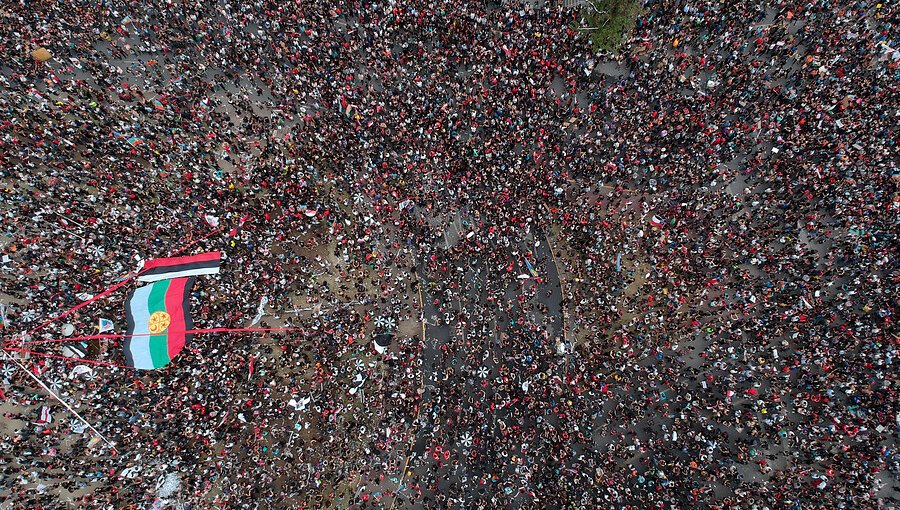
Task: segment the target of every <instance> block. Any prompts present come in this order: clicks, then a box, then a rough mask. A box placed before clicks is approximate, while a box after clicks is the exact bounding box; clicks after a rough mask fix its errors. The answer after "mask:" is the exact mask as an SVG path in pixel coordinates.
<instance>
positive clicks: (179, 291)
mask: <svg viewBox="0 0 900 510" xmlns="http://www.w3.org/2000/svg"><path fill="white" fill-rule="evenodd" d="M193 286H194V278H193V277H191V278H174V279H171V280H159V281H156V282H153V283H151V284H150V285H144V286H143V287H139V288H137V289H135V290H134V291H133V292H132V293H131V294H130V295H129V296H128V306H127V308H126V311H125V315H126V317H125V318H126V320H127V323H128V328H127V329H128V330H127V331H126V337H125V338H126V340H125V358H126V360H127V362H128V366H130V367H134V368H139V369H143V370H153V369H156V368H161V367H164V366H166V365H167V364H168V363H169V362H170V361H172V358H174V357H175V356H177V355H178V353H179V352H181V349H182V348H184V344H185V343H186V342H187V341H188V340H190V337H191V335H190V334H188V333H187V332H188V331H190V330H191V329H192V328H193V327H194V324H193V322H192V321H191V313H190V302H191V300H190V295H191V289H192V288H193Z"/></svg>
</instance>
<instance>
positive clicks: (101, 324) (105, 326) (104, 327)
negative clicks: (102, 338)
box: [97, 318, 115, 334]
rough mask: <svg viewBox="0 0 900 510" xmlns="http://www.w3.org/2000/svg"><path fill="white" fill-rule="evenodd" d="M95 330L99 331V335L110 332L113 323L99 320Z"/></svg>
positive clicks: (107, 320)
mask: <svg viewBox="0 0 900 510" xmlns="http://www.w3.org/2000/svg"><path fill="white" fill-rule="evenodd" d="M97 329H98V330H100V334H103V333H104V332H106V331H112V330H113V329H115V326H113V321H111V320H109V319H104V318H101V319H100V320H99V321H98V323H97Z"/></svg>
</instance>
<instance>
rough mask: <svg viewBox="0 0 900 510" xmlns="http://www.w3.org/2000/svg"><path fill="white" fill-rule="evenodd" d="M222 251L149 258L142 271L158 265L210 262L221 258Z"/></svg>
mask: <svg viewBox="0 0 900 510" xmlns="http://www.w3.org/2000/svg"><path fill="white" fill-rule="evenodd" d="M221 259H222V252H218V251H211V252H208V253H201V254H199V255H188V256H184V257H168V258H163V259H153V260H148V261H147V262H145V263H144V267H143V268H142V269H141V272H144V271H148V270H150V269H156V268H158V267H170V266H179V265H181V264H193V263H196V262H210V261H213V260H221Z"/></svg>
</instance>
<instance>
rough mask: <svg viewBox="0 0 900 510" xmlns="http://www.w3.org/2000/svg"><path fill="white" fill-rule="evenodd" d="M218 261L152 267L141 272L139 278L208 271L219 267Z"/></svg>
mask: <svg viewBox="0 0 900 510" xmlns="http://www.w3.org/2000/svg"><path fill="white" fill-rule="evenodd" d="M220 265H221V264H220V261H219V260H205V261H203V262H191V263H189V264H177V265H174V266H160V267H154V268H153V269H148V270H147V271H142V272H141V276H149V275H158V274H168V273H180V272H182V271H192V270H195V269H209V268H216V267H219V266H220Z"/></svg>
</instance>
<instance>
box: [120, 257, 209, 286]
mask: <svg viewBox="0 0 900 510" xmlns="http://www.w3.org/2000/svg"><path fill="white" fill-rule="evenodd" d="M221 260H222V253H221V252H218V251H211V252H208V253H201V254H199V255H190V256H187V257H169V258H165V259H153V260H148V261H147V262H146V263H144V267H143V268H141V271H140V274H139V275H138V281H142V282H156V281H159V280H170V279H172V278H183V277H185V276H197V275H201V274H217V273H218V272H219V264H220V263H221Z"/></svg>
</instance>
